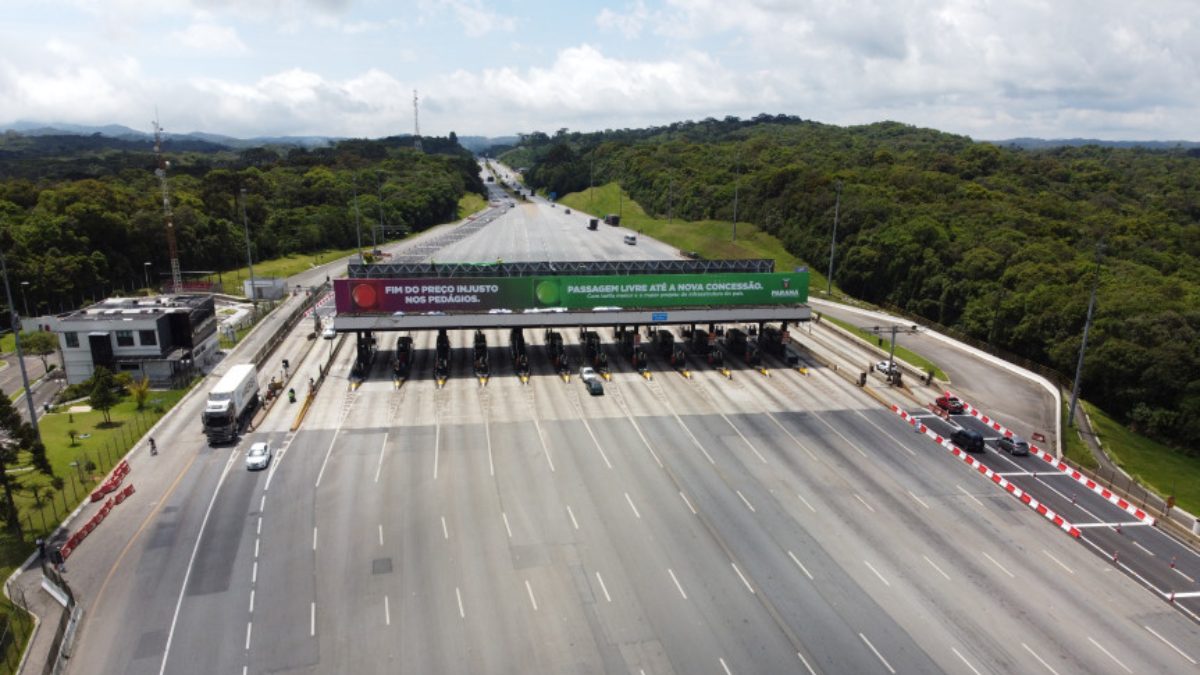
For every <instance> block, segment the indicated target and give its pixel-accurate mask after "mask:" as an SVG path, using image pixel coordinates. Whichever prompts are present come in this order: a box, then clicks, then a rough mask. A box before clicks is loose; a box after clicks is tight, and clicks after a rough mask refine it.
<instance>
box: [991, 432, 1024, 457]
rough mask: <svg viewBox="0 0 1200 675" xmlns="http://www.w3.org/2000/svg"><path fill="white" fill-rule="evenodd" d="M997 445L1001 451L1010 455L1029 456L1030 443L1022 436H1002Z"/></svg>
mask: <svg viewBox="0 0 1200 675" xmlns="http://www.w3.org/2000/svg"><path fill="white" fill-rule="evenodd" d="M996 445H998V446H1000V449H1001V450H1003V451H1005V452H1007V453H1008V454H1010V455H1028V454H1029V443H1027V442H1026V441H1025V439H1023V438H1021V437H1020V436H1001V437H1000V440H999V441H996Z"/></svg>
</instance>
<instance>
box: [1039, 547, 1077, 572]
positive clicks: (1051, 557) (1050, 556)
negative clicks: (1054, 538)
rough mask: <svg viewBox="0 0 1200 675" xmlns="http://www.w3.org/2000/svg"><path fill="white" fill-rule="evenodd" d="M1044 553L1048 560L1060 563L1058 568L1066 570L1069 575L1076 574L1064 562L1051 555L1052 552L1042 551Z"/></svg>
mask: <svg viewBox="0 0 1200 675" xmlns="http://www.w3.org/2000/svg"><path fill="white" fill-rule="evenodd" d="M1042 553H1045V554H1046V557H1047V558H1049V559H1051V560H1053V561H1054V562H1056V563H1058V566H1059V567H1061V568H1063V569H1064V570H1066V571H1067V573H1068V574H1075V570H1073V569H1071V568H1070V567H1067V566H1066V565H1064V564H1063V562H1062V561H1061V560H1059V559H1058V558H1055V557H1054V556H1052V555H1050V551H1047V550H1046V549H1042Z"/></svg>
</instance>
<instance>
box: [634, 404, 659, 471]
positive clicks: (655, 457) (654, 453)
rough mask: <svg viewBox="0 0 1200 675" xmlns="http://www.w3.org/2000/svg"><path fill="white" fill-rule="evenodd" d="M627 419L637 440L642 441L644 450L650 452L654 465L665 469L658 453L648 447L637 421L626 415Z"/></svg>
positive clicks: (648, 443) (648, 442) (648, 444)
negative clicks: (635, 433)
mask: <svg viewBox="0 0 1200 675" xmlns="http://www.w3.org/2000/svg"><path fill="white" fill-rule="evenodd" d="M628 417H629V423H630V424H632V425H633V430H634V431H636V432H637V435H638V438H640V439H642V445H645V446H646V449H647V450H649V451H650V456H651V457H653V458H654V461H655V463H657V464H658V468H660V469H662V468H665V467H663V463H662V460H661V459H659V458H658V453H657V452H654V447H653V446H651V445H650V441H649V440H647V438H646V435H645V434H643V433H642V427H641V426H639V425H638V423H637V420H635V419H634V418H633V416H632V415H628Z"/></svg>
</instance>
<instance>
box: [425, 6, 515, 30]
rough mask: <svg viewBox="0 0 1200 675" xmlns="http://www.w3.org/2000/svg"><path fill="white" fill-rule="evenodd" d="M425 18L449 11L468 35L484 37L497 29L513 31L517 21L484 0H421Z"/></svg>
mask: <svg viewBox="0 0 1200 675" xmlns="http://www.w3.org/2000/svg"><path fill="white" fill-rule="evenodd" d="M419 5H420V7H421V14H422V16H423V17H424V18H425V19H428V18H429V17H430V16H436V15H440V14H442V13H444V12H446V11H449V12H450V13H451V14H452V15H453V16H454V19H455V21H457V22H458V24H459V26H461V27H462V29H463V32H464V33H466V34H467V36H468V37H473V38H477V37H482V36H484V35H487V34H488V33H490V32H492V31H494V30H497V31H511V30H513V29H514V28H516V25H517V22H516V19H514V18H513V17H511V16H507V15H503V14H499V13H497V12H495V11H493V10H491V9H487V8H486V7H484V4H483V2H482V0H420V3H419Z"/></svg>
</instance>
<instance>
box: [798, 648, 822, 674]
mask: <svg viewBox="0 0 1200 675" xmlns="http://www.w3.org/2000/svg"><path fill="white" fill-rule="evenodd" d="M796 656H798V657H800V663H803V664H804V667H805V668H807V669H808V675H817V671H815V670H813V667H812V666H810V665H808V659H806V658H804V655H803V654H801V653H800V652H796Z"/></svg>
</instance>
